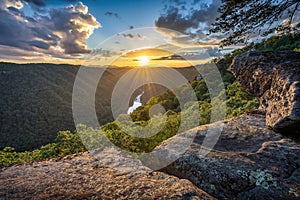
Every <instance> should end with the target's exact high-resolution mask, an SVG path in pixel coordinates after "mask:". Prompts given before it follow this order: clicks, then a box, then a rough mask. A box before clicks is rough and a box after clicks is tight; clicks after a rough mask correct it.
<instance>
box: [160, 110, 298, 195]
mask: <svg viewBox="0 0 300 200" xmlns="http://www.w3.org/2000/svg"><path fill="white" fill-rule="evenodd" d="M222 125H223V126H224V127H223V131H222V134H221V135H220V138H219V140H218V142H217V143H216V145H215V147H214V148H213V150H211V151H210V153H208V154H207V155H206V156H203V155H202V154H201V153H200V149H201V147H202V143H203V141H204V138H205V137H206V136H207V133H208V130H209V129H210V128H212V129H215V128H218V127H222ZM193 134H194V136H195V139H194V141H193V143H192V145H191V147H190V148H189V149H188V150H187V151H186V152H185V153H184V155H183V156H182V157H180V158H179V159H178V160H176V161H175V162H174V163H172V164H170V165H169V166H167V167H165V168H164V169H162V171H163V172H166V173H169V174H172V175H175V176H177V177H180V178H186V179H189V180H190V181H192V182H193V183H194V184H195V185H197V186H198V187H199V188H201V189H203V190H205V191H206V192H208V193H210V194H211V195H213V196H215V197H217V198H220V199H280V198H281V199H299V197H300V145H299V143H297V142H295V141H293V140H291V139H288V138H285V137H284V136H282V135H281V134H280V133H276V132H273V131H271V130H269V129H267V128H266V126H265V115H264V113H263V112H258V111H255V112H252V113H249V114H245V115H242V116H239V117H237V118H233V119H231V120H226V121H224V122H223V123H214V124H210V125H205V126H200V127H197V128H194V129H192V130H191V131H189V132H186V133H183V134H178V135H176V136H174V137H172V138H170V139H169V140H167V141H165V142H164V143H162V144H161V145H160V146H159V147H157V148H156V149H155V151H157V152H158V153H159V152H161V153H162V154H166V152H168V153H169V155H165V156H170V157H172V154H173V153H174V152H176V151H174V149H173V151H168V144H169V143H172V144H173V145H174V144H176V143H177V144H178V148H179V149H180V144H181V141H183V140H184V139H185V138H186V137H190V136H191V135H193Z"/></svg>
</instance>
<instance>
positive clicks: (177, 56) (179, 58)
mask: <svg viewBox="0 0 300 200" xmlns="http://www.w3.org/2000/svg"><path fill="white" fill-rule="evenodd" d="M152 60H185V59H184V58H183V57H181V56H180V55H177V54H173V55H170V56H163V57H160V58H154V59H152Z"/></svg>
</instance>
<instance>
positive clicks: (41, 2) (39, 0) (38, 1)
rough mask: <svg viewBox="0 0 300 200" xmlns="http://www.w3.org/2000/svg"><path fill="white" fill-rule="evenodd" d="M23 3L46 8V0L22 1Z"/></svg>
mask: <svg viewBox="0 0 300 200" xmlns="http://www.w3.org/2000/svg"><path fill="white" fill-rule="evenodd" d="M24 1H25V2H27V3H30V4H33V5H35V6H39V7H43V6H46V2H47V0H24Z"/></svg>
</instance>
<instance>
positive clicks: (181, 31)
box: [155, 0, 221, 44]
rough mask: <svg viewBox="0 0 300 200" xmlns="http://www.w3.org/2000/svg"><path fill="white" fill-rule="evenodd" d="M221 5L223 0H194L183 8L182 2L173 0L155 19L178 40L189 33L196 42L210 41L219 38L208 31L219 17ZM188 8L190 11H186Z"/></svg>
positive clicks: (160, 26) (162, 28) (159, 27)
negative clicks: (208, 2) (209, 34)
mask: <svg viewBox="0 0 300 200" xmlns="http://www.w3.org/2000/svg"><path fill="white" fill-rule="evenodd" d="M196 5H197V6H196ZM220 5H221V0H212V2H211V4H207V3H205V2H204V1H199V0H194V1H193V2H192V3H191V4H190V5H184V9H182V3H180V1H174V0H173V1H172V4H169V5H166V6H165V10H164V11H163V13H162V15H161V16H160V17H159V18H158V19H157V20H156V21H155V26H156V27H157V28H158V30H160V31H161V32H163V33H165V34H169V35H171V36H172V39H174V40H177V41H183V40H185V39H186V38H184V37H181V35H187V36H188V37H189V38H192V39H193V40H194V41H193V42H194V43H197V42H199V43H202V44H204V43H210V42H208V41H211V40H218V39H219V38H217V37H215V36H216V35H211V36H208V33H209V29H210V27H211V24H212V23H214V22H215V19H216V18H217V17H218V12H217V11H218V8H219V7H220ZM187 8H189V12H186V9H187ZM175 37H177V38H175ZM189 40H190V39H189ZM205 40H206V41H205Z"/></svg>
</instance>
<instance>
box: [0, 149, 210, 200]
mask: <svg viewBox="0 0 300 200" xmlns="http://www.w3.org/2000/svg"><path fill="white" fill-rule="evenodd" d="M98 153H99V154H101V156H100V157H98V158H99V159H101V161H100V160H98V159H95V157H94V156H91V154H90V153H83V154H81V155H72V156H68V157H65V158H54V159H50V160H48V161H42V162H33V163H25V164H17V165H14V166H11V167H5V168H2V169H0V199H214V198H213V197H212V196H210V195H208V194H207V193H206V192H204V191H203V190H201V189H199V188H197V187H196V186H194V185H193V184H192V183H191V182H190V181H188V180H186V179H179V178H177V177H174V176H171V175H167V174H164V173H162V172H152V171H151V170H150V169H149V168H147V167H144V166H142V165H141V162H140V161H138V160H135V159H133V158H130V156H128V155H121V153H120V152H117V151H116V150H113V149H110V150H105V151H101V152H98ZM126 166H127V168H126V169H125V168H124V167H126Z"/></svg>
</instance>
